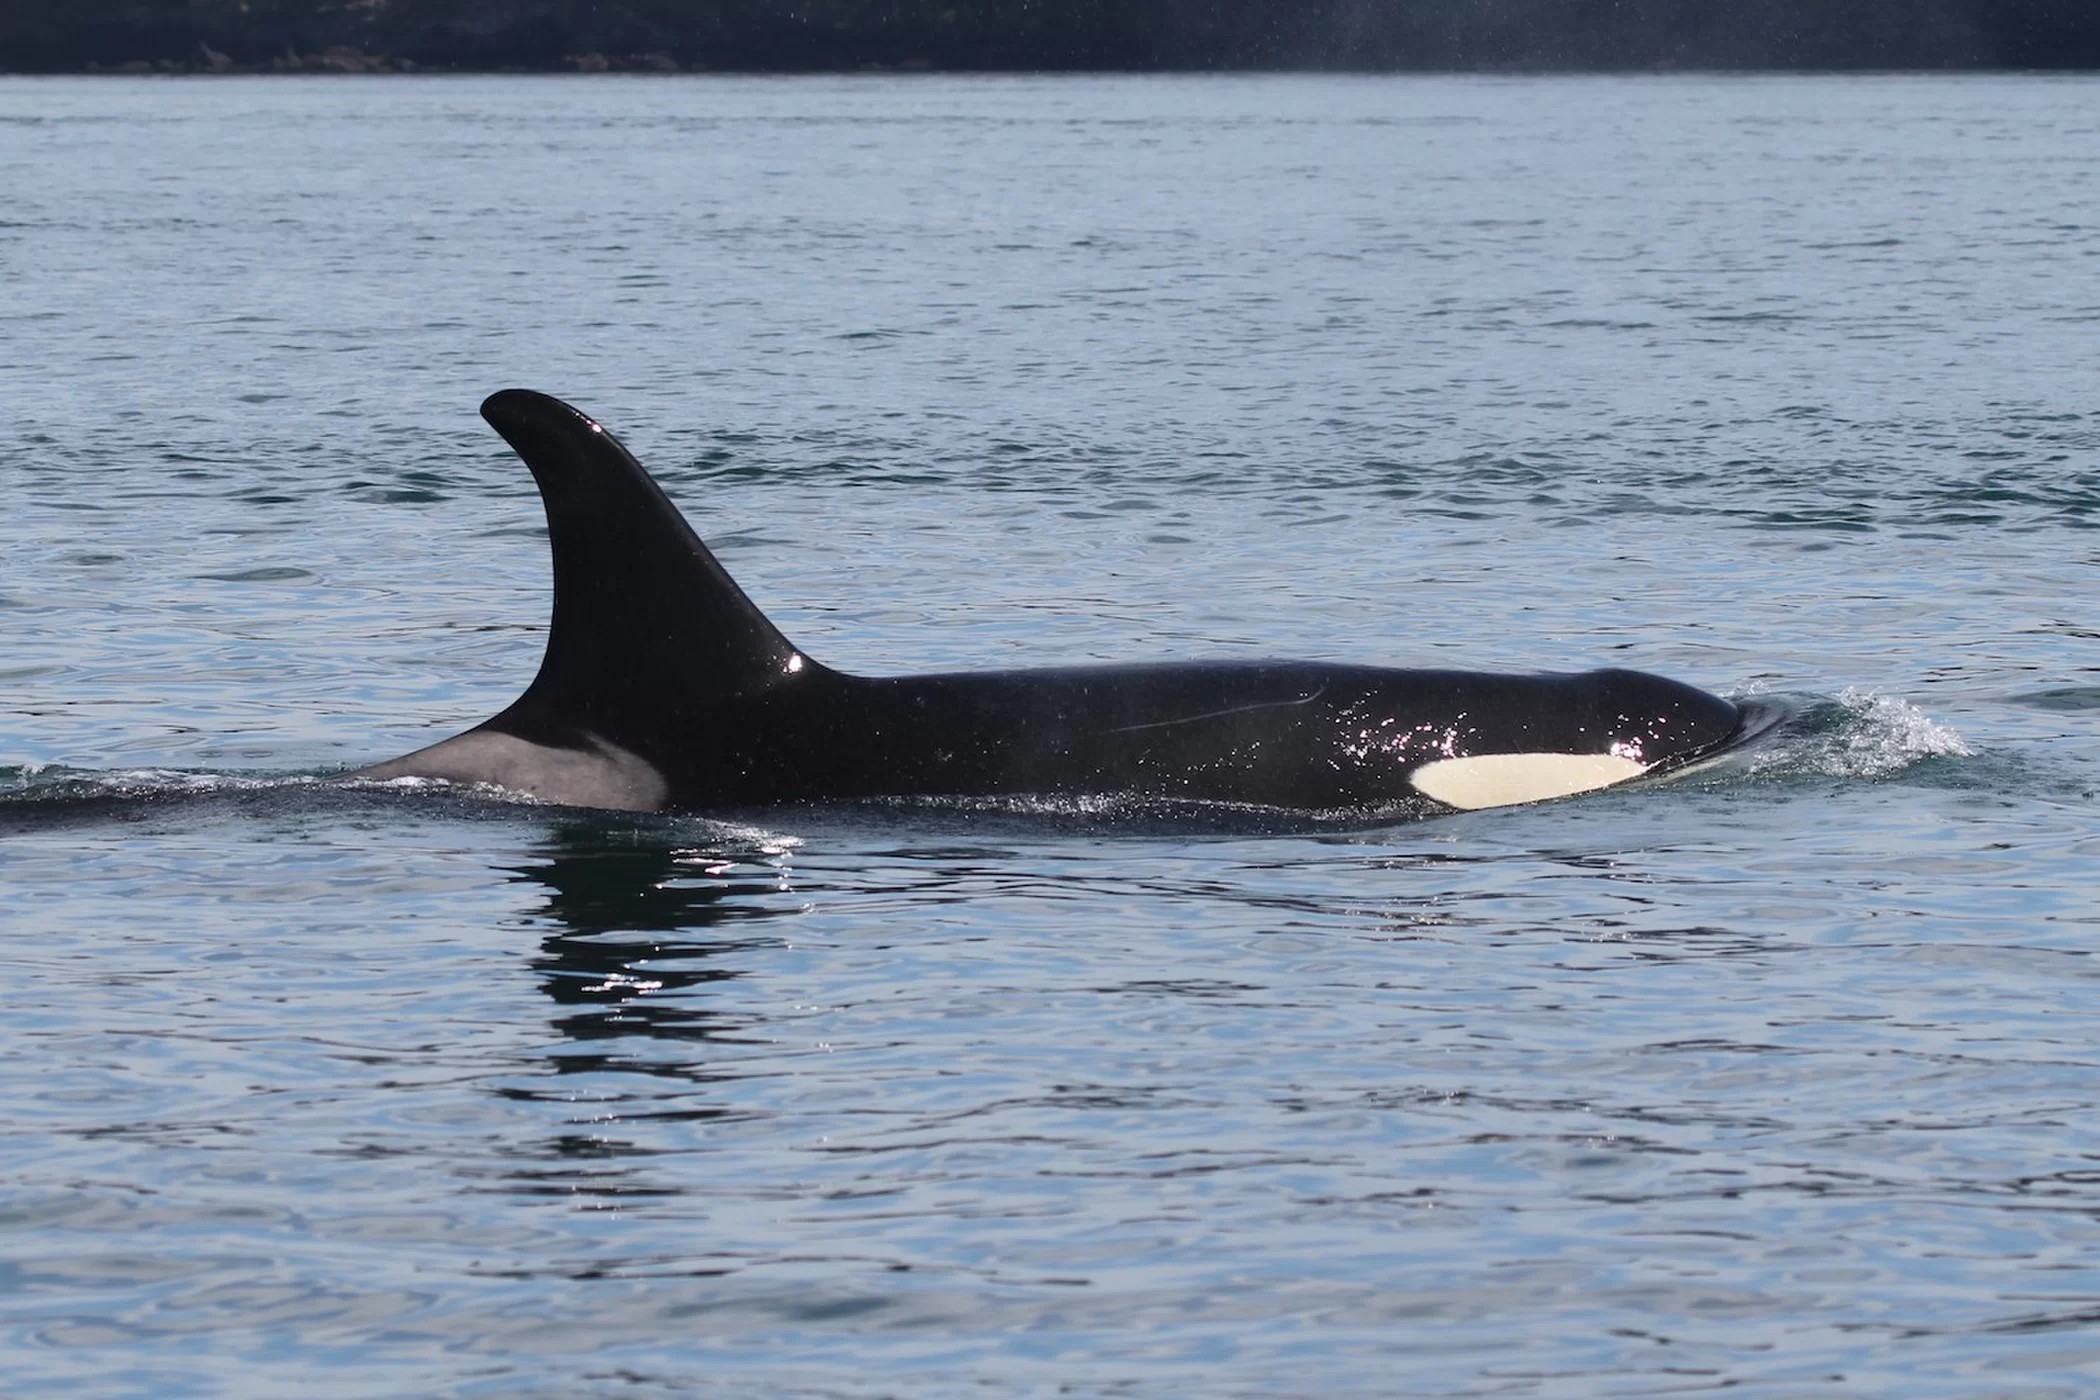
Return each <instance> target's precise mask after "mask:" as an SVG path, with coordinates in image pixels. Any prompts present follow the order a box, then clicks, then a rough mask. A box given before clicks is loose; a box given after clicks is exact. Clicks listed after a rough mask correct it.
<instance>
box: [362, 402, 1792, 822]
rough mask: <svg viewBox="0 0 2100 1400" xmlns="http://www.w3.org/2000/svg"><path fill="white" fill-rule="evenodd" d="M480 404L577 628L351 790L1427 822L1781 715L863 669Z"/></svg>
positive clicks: (1574, 692)
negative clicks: (818, 655) (1025, 805)
mask: <svg viewBox="0 0 2100 1400" xmlns="http://www.w3.org/2000/svg"><path fill="white" fill-rule="evenodd" d="M481 412H482V416H483V417H484V418H486V419H488V421H489V423H490V424H491V425H493V426H494V427H495V429H496V431H497V432H499V433H501V434H502V435H503V436H504V438H505V439H507V440H508V441H509V443H510V445H511V446H512V447H513V448H515V449H516V450H517V453H518V455H519V456H520V457H522V458H523V459H524V460H525V465H526V466H528V467H529V468H531V470H532V474H533V477H534V479H535V480H536V481H537V482H538V484H539V490H540V495H541V497H542V499H543V501H544V503H545V506H546V511H547V527H548V533H549V536H550V539H551V543H552V547H553V555H554V616H553V621H552V624H551V625H550V627H549V630H548V635H547V650H546V655H545V658H544V659H543V660H542V661H541V663H540V669H539V675H538V676H537V677H536V678H535V679H534V680H533V682H532V684H531V685H530V686H529V687H527V689H526V691H525V693H524V694H523V695H522V696H520V697H519V698H518V700H517V702H516V703H515V704H513V705H511V706H510V708H508V709H506V710H504V711H503V712H502V713H501V714H499V715H497V716H496V717H495V718H493V719H491V720H488V721H487V722H486V723H483V724H480V725H477V726H475V727H474V728H473V729H471V730H468V731H467V732H466V733H464V734H461V735H459V736H457V737H456V738H451V739H447V740H445V741H443V742H442V743H438V744H433V745H431V746H430V747H428V748H425V749H419V750H417V751H416V752H414V753H411V754H408V755H405V756H404V757H401V758H397V759H393V760H392V761H390V762H386V763H381V764H377V765H375V766H373V767H369V768H364V769H360V770H358V771H356V772H353V773H350V774H346V775H345V776H346V777H348V778H352V779H359V780H368V779H393V778H404V777H420V778H437V779H446V780H450V781H452V782H457V783H486V784H494V785H496V786H498V787H502V788H506V789H511V790H514V791H517V792H522V793H526V794H530V795H531V796H533V797H536V798H539V799H541V800H544V801H548V802H555V803H566V804H571V805H576V806H586V807H600V808H612V809H619V810H627V811H656V810H667V809H669V810H683V811H701V812H705V811H722V810H735V809H749V808H759V807H769V806H775V805H778V804H794V803H814V802H835V801H852V800H857V799H882V798H957V799H968V798H980V799H981V798H994V799H1002V798H1011V799H1016V800H1019V799H1029V798H1045V797H1049V798H1084V797H1094V796H1110V797H1128V798H1135V799H1140V800H1158V801H1161V802H1165V803H1175V804H1179V803H1202V804H1210V803H1217V804H1233V805H1246V806H1253V807H1259V808H1269V809H1280V810H1285V811H1301V812H1307V813H1331V812H1336V811H1376V812H1380V813H1385V814H1391V815H1423V814H1431V813H1437V812H1446V811H1450V810H1453V809H1465V810H1470V809H1476V808H1483V807H1498V806H1506V805H1510V804H1515V803H1524V802H1538V801H1543V800H1545V799H1548V798H1556V797H1566V796H1569V795H1571V794H1574V793H1580V792H1588V791H1591V790H1594V789H1597V788H1605V787H1610V786H1613V785H1614V784H1618V783H1623V782H1626V781H1628V780H1629V779H1633V778H1638V777H1641V776H1643V775H1648V774H1656V773H1662V772H1667V771H1669V770H1672V769H1678V768H1682V767H1684V766H1685V765H1687V764H1690V763H1693V762H1695V761H1697V760H1700V759H1703V758H1706V757H1708V756H1710V755H1713V754H1716V753H1719V752H1721V751H1723V750H1725V749H1727V748H1729V747H1731V746H1732V745H1734V744H1736V743H1738V742H1739V741H1741V740H1742V739H1743V738H1745V737H1746V736H1747V735H1748V734H1749V733H1750V732H1752V731H1753V730H1754V729H1755V728H1757V727H1759V725H1760V723H1761V722H1762V721H1761V719H1760V717H1759V714H1758V712H1757V710H1756V709H1755V707H1752V706H1741V707H1739V706H1737V705H1736V704H1733V703H1731V702H1730V701H1727V700H1724V699H1721V698H1719V697H1718V696H1714V695H1709V694H1707V693H1706V692H1704V691H1701V690H1697V689H1694V688H1693V687H1691V686H1688V685H1683V684H1680V683H1678V682H1676V681H1671V680H1665V679H1663V678H1661V677H1659V676H1650V675H1643V674H1641V673H1640V672H1637V671H1619V670H1606V671H1590V672H1585V673H1582V674H1579V675H1491V674H1481V673H1476V672H1467V671H1420V670H1390V669H1382V668H1377V667H1370V666H1346V665H1332V664H1327V663H1323V662H1307V661H1222V662H1184V663H1168V664H1144V665H1128V666H1076V667H1058V668H1048V669H1037V670H1016V671H983V672H975V671H973V672H962V673H955V674H943V675H921V676H854V675H847V674H846V673H844V672H841V671H835V670H832V669H831V668H830V667H827V666H824V665H821V664H820V663H818V662H816V661H814V660H812V659H811V658H810V657H808V656H807V655H805V654H804V653H803V652H802V651H801V650H800V649H799V648H797V647H796V646H795V645H794V644H793V643H792V642H790V641H789V640H788V639H787V638H786V637H784V636H782V635H781V634H780V632H779V630H778V629H777V628H775V627H774V626H773V624H772V623H771V622H769V621H767V620H766V618H765V616H764V615H763V614H762V613H760V612H759V610H758V609H757V608H756V607H754V606H753V605H752V603H751V600H750V599H748V598H746V597H745V596H744V593H743V590H742V589H740V588H738V587H737V585H736V583H735V582H734V581H732V580H731V579H730V577H729V575H728V574H726V573H724V572H723V570H722V566H721V565H720V564H718V563H717V562H715V557H714V556H713V555H712V554H710V553H709V552H708V550H707V547H706V546H705V545H703V544H702V543H701V542H700V539H699V537H698V536H697V535H695V534H694V533H693V531H692V528H691V527H690V526H688V525H687V524H686V522H685V519H684V517H683V516H681V515H680V514H679V513H678V509H677V507H676V506H674V505H672V503H671V501H670V500H669V498H667V497H666V496H665V495H664V493H663V491H662V490H661V489H660V488H659V487H658V486H657V485H656V483H655V482H654V481H653V480H651V479H650V477H649V475H648V473H647V472H645V471H644V470H643V469H642V467H641V465H640V464H639V463H637V462H636V461H635V459H634V458H633V457H632V456H631V455H630V454H629V453H628V452H627V450H626V449H625V448H624V447H622V446H621V445H620V443H619V442H618V440H617V439H615V438H614V437H613V435H612V434H611V433H609V432H607V431H606V430H605V429H604V428H602V427H600V426H599V425H598V424H597V423H595V422H593V421H592V420H591V419H589V418H588V417H586V416H585V415H583V414H582V413H580V412H578V411H577V410H576V409H574V408H571V407H570V406H569V405H567V404H565V403H562V402H561V401H560V400H558V399H553V398H549V397H547V396H546V395H544V394H536V393H532V392H529V391H527V390H522V389H509V390H505V391H504V392H502V393H499V394H496V395H493V396H492V397H491V398H489V400H488V401H487V402H486V403H484V404H483V405H482V406H481Z"/></svg>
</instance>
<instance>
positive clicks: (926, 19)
mask: <svg viewBox="0 0 2100 1400" xmlns="http://www.w3.org/2000/svg"><path fill="white" fill-rule="evenodd" d="M126 65H129V66H131V67H157V68H161V69H169V68H182V69H191V68H194V69H216V70H222V71H224V70H246V69H272V68H274V69H294V70H303V69H312V68H333V69H339V70H348V71H358V70H369V69H375V68H377V69H384V68H417V67H420V68H439V69H445V68H452V69H507V68H522V69H546V68H592V69H595V68H607V67H610V68H658V69H671V68H688V69H715V70H730V71H801V70H840V69H861V68H933V69H980V70H989V69H1221V68H1222V69H1231V68H1249V69H1261V68H1327V69H1374V70H1377V69H1400V70H1405V69H1459V70H1468V69H1561V70H1584V69H1629V68H1632V69H1646V68H1808V69H1815V68H1838V69H1846V68H2092V67H2100V0H0V69H4V70H11V71H17V72H19V71H78V70H81V69H87V68H97V67H102V68H121V67H124V66H126Z"/></svg>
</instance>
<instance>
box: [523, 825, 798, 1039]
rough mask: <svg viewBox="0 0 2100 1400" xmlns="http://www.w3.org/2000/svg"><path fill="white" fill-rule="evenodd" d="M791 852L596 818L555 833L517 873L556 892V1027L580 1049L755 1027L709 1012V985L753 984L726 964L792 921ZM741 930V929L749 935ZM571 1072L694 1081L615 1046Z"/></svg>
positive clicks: (545, 949)
mask: <svg viewBox="0 0 2100 1400" xmlns="http://www.w3.org/2000/svg"><path fill="white" fill-rule="evenodd" d="M784 850H785V848H784V846H782V845H780V844H777V843H761V844H755V845H746V846H743V847H739V846H737V845H736V844H735V843H733V842H722V841H706V840H703V839H700V837H699V836H697V835H696V833H695V832H694V831H693V830H692V829H690V828H688V827H686V826H684V825H681V824H665V825H663V826H655V827H651V826H641V827H637V828H635V829H633V830H623V831H620V832H618V833H611V832H608V831H607V830H606V828H605V827H603V826H602V825H599V824H597V823H595V822H593V821H590V820H577V821H573V822H565V823H563V824H561V825H559V826H557V827H555V828H554V829H553V830H552V831H551V832H549V834H548V837H547V840H546V842H545V844H544V845H543V847H542V848H541V850H540V852H539V854H540V856H541V857H542V858H541V859H538V860H536V861H534V862H533V863H531V864H527V865H522V866H515V867H512V870H513V873H514V874H515V875H516V876H517V877H518V878H519V879H521V880H529V881H534V882H537V883H538V884H540V885H542V886H544V887H545V895H544V899H543V902H542V904H541V906H540V908H539V909H537V910H535V911H533V914H532V916H531V917H532V919H533V921H534V922H535V923H540V922H550V921H551V922H552V923H553V924H555V925H556V931H555V932H553V933H551V934H549V935H547V936H546V937H545V938H544V939H543V940H542V941H541V943H540V953H539V956H538V957H536V958H534V959H533V961H532V965H533V968H534V969H535V970H536V971H537V972H538V973H539V974H540V978H541V986H542V988H543V990H545V992H546V993H547V995H548V996H549V997H551V998H552V999H553V1000H554V1001H555V1003H556V1004H557V1005H559V1006H561V1007H563V1008H564V1009H565V1011H566V1014H564V1015H562V1016H560V1017H558V1018H557V1019H556V1020H555V1023H554V1024H555V1027H556V1029H558V1030H559V1031H560V1032H561V1033H562V1034H563V1035H564V1036H566V1037H568V1038H569V1039H571V1040H574V1041H584V1042H616V1041H621V1040H625V1039H627V1038H629V1037H633V1036H647V1037H652V1038H657V1039H664V1040H677V1041H708V1040H717V1039H721V1038H723V1037H725V1036H730V1035H734V1034H735V1033H736V1032H737V1031H738V1030H740V1029H743V1028H744V1027H745V1026H746V1025H748V1018H741V1019H740V1018H738V1017H736V1016H733V1015H730V1014H728V1013H725V1012H723V1011H720V1010H717V1009H715V1008H713V1007H710V1006H708V1005H706V1004H705V1003H704V1000H703V999H702V998H701V997H700V996H699V995H697V993H698V991H699V989H702V988H705V987H706V986H708V985H709V984H712V983H717V982H726V981H729V980H732V979H734V978H737V977H741V976H743V975H744V974H743V973H742V972H741V971H740V970H739V969H737V968H736V967H735V966H733V965H731V964H729V963H728V962H725V961H724V960H725V959H728V958H730V957H731V956H732V955H734V954H735V953H737V952H739V951H741V950H744V949H748V948H751V947H753V946H755V945H756V944H757V943H758V942H759V941H760V940H759V938H758V937H757V936H756V933H755V930H754V929H753V928H752V925H753V924H754V923H755V922H756V921H760V920H764V919H768V918H772V917H774V916H775V915H777V914H779V913H781V912H783V909H784V907H785V906H783V905H782V904H781V903H780V902H779V901H778V900H777V898H776V896H778V895H779V894H780V893H781V892H782V891H784V890H786V889H787V888H788V885H787V876H786V871H785V867H784V865H783V864H782V863H781V857H782V856H783V854H784ZM740 926H741V927H740ZM558 1063H559V1065H560V1067H561V1068H562V1069H563V1070H564V1071H565V1072H568V1073H577V1072H582V1071H588V1070H603V1069H620V1068H624V1069H640V1070H643V1071H645V1072H647V1073H653V1074H662V1073H686V1072H687V1070H686V1067H685V1065H684V1061H683V1059H682V1058H681V1060H680V1061H679V1062H678V1064H677V1065H676V1066H667V1065H663V1064H658V1063H655V1062H653V1061H650V1060H649V1059H647V1057H644V1056H640V1055H637V1054H636V1053H633V1052H631V1051H628V1050H622V1049H620V1048H618V1047H616V1046H614V1045H609V1044H608V1045H602V1046H599V1047H597V1048H596V1049H594V1050H593V1051H592V1052H591V1053H587V1054H575V1053H565V1054H563V1055H561V1056H559V1057H558Z"/></svg>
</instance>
